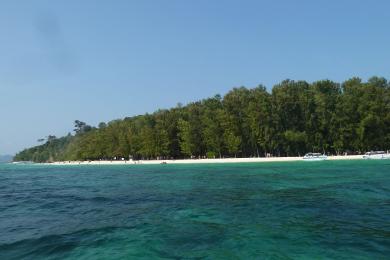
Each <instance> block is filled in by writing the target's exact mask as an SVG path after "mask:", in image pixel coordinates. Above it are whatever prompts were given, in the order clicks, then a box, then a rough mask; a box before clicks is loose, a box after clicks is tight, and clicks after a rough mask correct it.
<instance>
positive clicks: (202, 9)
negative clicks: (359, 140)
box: [0, 0, 390, 154]
mask: <svg viewBox="0 0 390 260" xmlns="http://www.w3.org/2000/svg"><path fill="white" fill-rule="evenodd" d="M389 8H390V2H389V1H379V0H377V1H347V0H339V1H321V0H319V1H304V0H301V1H299V0H297V1H290V0H285V1H275V0H274V1H261V0H258V1H247V0H241V1H238V0H236V1H209V0H207V1H205V0H197V1H195V0H193V1H186V0H181V1H179V0H178V1H174V0H166V1H158V0H155V1H149V0H139V1H130V0H129V1H119V0H118V1H97V0H96V1H69V0H68V1H39V0H36V1H27V0H26V1H14V0H12V1H1V3H0V35H1V41H0V119H1V127H0V154H5V153H15V152H17V151H19V150H21V149H23V148H25V147H29V146H32V145H35V144H37V142H36V140H37V139H38V138H41V137H45V136H47V135H49V134H54V135H57V136H61V135H64V134H66V133H67V132H69V131H71V130H72V129H73V121H74V120H75V119H79V120H82V121H85V122H87V123H89V124H92V125H96V124H98V123H99V122H101V121H109V120H112V119H117V118H123V117H125V116H132V115H137V114H143V113H145V112H153V111H154V110H156V109H158V108H170V107H173V106H175V105H176V104H177V103H178V102H181V103H184V104H185V103H187V102H190V101H195V100H198V99H201V98H205V97H209V96H212V95H215V94H225V93H226V92H227V91H229V90H230V89H231V88H233V87H235V86H242V85H243V86H247V87H254V86H257V85H258V84H264V85H266V86H267V87H268V88H271V87H272V86H273V85H274V84H276V83H278V82H280V81H282V80H284V79H286V78H290V79H296V80H298V79H304V80H308V81H314V80H319V79H332V80H336V81H342V80H345V79H347V78H349V77H352V76H360V77H362V78H363V79H367V78H368V77H370V76H372V75H378V76H384V77H386V78H390V70H389V68H390V51H389V46H390V33H389V28H390V15H389V11H388V10H389Z"/></svg>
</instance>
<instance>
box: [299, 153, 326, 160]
mask: <svg viewBox="0 0 390 260" xmlns="http://www.w3.org/2000/svg"><path fill="white" fill-rule="evenodd" d="M326 159H328V156H326V155H325V154H320V153H307V154H305V156H303V160H304V161H324V160H326Z"/></svg>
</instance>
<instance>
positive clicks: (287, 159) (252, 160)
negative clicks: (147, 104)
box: [44, 155, 363, 165]
mask: <svg viewBox="0 0 390 260" xmlns="http://www.w3.org/2000/svg"><path fill="white" fill-rule="evenodd" d="M360 159H363V156H362V155H344V156H328V160H330V161H333V160H360ZM294 161H303V158H302V157H267V158H265V157H255V158H221V159H180V160H138V161H133V160H127V161H65V162H53V163H44V164H45V165H139V164H141V165H145V164H202V163H259V162H264V163H265V162H294Z"/></svg>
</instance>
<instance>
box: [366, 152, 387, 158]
mask: <svg viewBox="0 0 390 260" xmlns="http://www.w3.org/2000/svg"><path fill="white" fill-rule="evenodd" d="M363 159H374V160H381V159H390V154H389V153H386V152H384V151H371V152H367V153H365V154H364V155H363Z"/></svg>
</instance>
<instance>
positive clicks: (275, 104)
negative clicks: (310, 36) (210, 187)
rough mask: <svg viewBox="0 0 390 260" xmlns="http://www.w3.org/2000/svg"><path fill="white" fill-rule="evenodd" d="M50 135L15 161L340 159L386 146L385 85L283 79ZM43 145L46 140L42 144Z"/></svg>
mask: <svg viewBox="0 0 390 260" xmlns="http://www.w3.org/2000/svg"><path fill="white" fill-rule="evenodd" d="M74 131H75V134H74V135H71V134H69V135H68V136H65V137H61V138H56V137H55V136H53V135H49V136H48V138H47V141H46V142H45V143H44V144H42V145H39V146H36V147H32V148H29V149H26V150H23V151H21V152H20V153H18V154H17V155H16V157H15V160H17V161H36V162H47V161H58V160H99V159H114V158H115V159H119V158H126V159H128V158H133V159H155V158H160V159H161V158H167V159H171V158H177V159H179V158H189V157H192V158H216V157H234V156H241V157H252V156H266V155H268V154H271V155H274V156H282V155H289V156H298V155H302V154H304V153H305V152H327V153H333V154H339V153H343V152H346V151H352V152H363V151H367V150H386V149H389V147H390V85H389V83H388V82H387V80H386V79H384V78H379V77H372V78H371V79H369V80H368V81H367V82H362V80H361V79H359V78H352V79H349V80H347V81H345V82H343V83H341V84H339V83H336V82H332V81H330V80H321V81H317V82H314V83H311V84H309V83H308V82H306V81H292V80H285V81H283V82H281V83H280V84H278V85H276V86H275V87H274V88H273V89H272V92H271V93H270V92H268V91H267V90H266V88H265V87H264V86H258V87H256V88H253V89H247V88H245V87H240V88H234V89H233V90H231V91H230V92H228V93H227V94H226V95H225V96H224V97H221V96H219V95H216V96H214V97H212V98H208V99H204V100H201V101H198V102H193V103H190V104H188V105H186V106H183V105H181V104H179V105H178V106H177V107H175V108H172V109H169V110H158V111H156V112H155V113H153V114H145V115H142V116H135V117H128V118H125V119H123V120H114V121H111V122H108V123H104V122H103V123H100V124H99V125H98V128H95V127H91V126H89V125H87V124H86V123H84V122H82V121H79V120H76V121H75V129H74ZM39 141H40V142H42V141H44V139H39Z"/></svg>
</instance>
